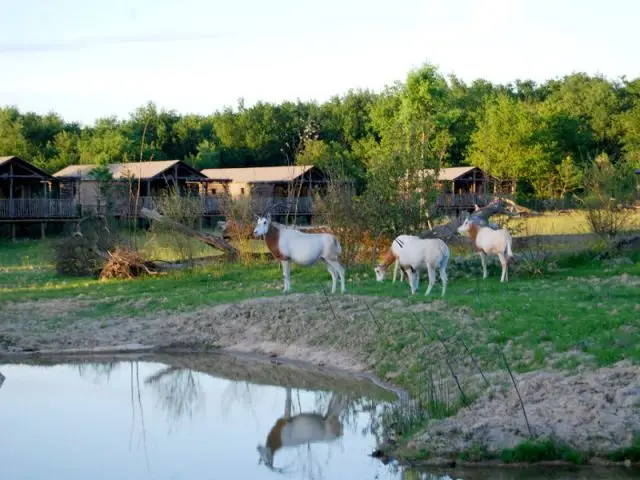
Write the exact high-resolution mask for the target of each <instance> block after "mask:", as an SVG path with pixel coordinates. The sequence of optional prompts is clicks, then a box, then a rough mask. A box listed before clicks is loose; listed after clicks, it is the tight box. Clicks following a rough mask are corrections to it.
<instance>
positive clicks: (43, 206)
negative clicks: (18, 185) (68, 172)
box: [0, 198, 77, 220]
mask: <svg viewBox="0 0 640 480" xmlns="http://www.w3.org/2000/svg"><path fill="white" fill-rule="evenodd" d="M76 216H77V210H76V202H75V201H74V200H72V199H59V198H13V199H6V198H4V199H0V219H3V220H14V219H15V220H22V219H32V218H33V219H36V218H37V219H40V218H74V217H76Z"/></svg>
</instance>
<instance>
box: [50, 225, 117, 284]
mask: <svg viewBox="0 0 640 480" xmlns="http://www.w3.org/2000/svg"><path fill="white" fill-rule="evenodd" d="M110 227H111V228H110ZM120 241H121V239H120V238H119V235H118V234H117V233H115V231H114V229H113V225H111V226H110V225H108V223H107V221H106V220H105V218H104V217H91V218H87V219H85V220H84V222H82V223H81V224H80V228H79V229H78V230H76V231H75V232H73V234H71V235H69V236H67V237H64V238H61V239H59V240H58V241H57V242H56V243H55V244H54V264H55V269H56V272H57V273H58V275H64V276H96V275H97V274H98V273H99V272H100V270H102V267H103V265H104V263H105V260H106V258H105V256H106V255H107V252H109V251H110V250H111V249H113V248H114V247H115V246H116V245H117V244H118V243H119V242H120Z"/></svg>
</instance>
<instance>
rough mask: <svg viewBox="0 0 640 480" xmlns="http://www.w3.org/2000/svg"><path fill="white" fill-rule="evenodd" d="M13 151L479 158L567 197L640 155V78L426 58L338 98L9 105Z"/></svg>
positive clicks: (527, 186)
mask: <svg viewBox="0 0 640 480" xmlns="http://www.w3.org/2000/svg"><path fill="white" fill-rule="evenodd" d="M0 155H17V156H20V157H22V158H24V159H25V160H27V161H30V162H33V163H34V164H36V165H37V166H39V167H41V168H43V169H44V170H46V171H48V172H55V171H57V170H59V169H61V168H63V167H65V166H67V165H71V164H78V163H84V164H88V163H90V164H99V165H106V164H109V163H114V162H127V161H129V162H130V161H137V160H140V159H143V160H164V159H182V160H185V161H186V162H187V163H189V164H191V165H193V166H194V167H196V168H198V169H200V168H216V167H246V166H270V165H288V164H292V163H298V164H312V163H313V164H316V165H318V166H319V167H321V168H325V169H326V170H327V171H330V172H333V173H334V174H337V175H344V176H346V177H349V178H352V179H355V180H356V184H357V185H359V186H360V188H364V186H365V185H367V184H368V183H369V182H371V181H375V179H378V180H379V181H378V182H376V183H377V184H378V185H382V186H383V185H384V179H389V178H399V177H401V176H402V175H403V174H406V172H407V171H408V170H410V169H411V168H418V169H419V168H425V167H426V168H437V167H446V166H461V165H476V166H479V167H480V168H482V169H484V170H485V171H487V172H489V173H491V174H492V175H494V176H496V177H498V178H501V179H512V180H514V181H518V182H519V191H520V192H521V193H523V194H529V195H535V196H544V197H562V196H565V195H569V194H571V193H572V192H574V191H576V190H579V189H580V188H581V187H582V185H583V180H584V178H583V173H584V171H585V169H588V168H589V167H590V166H591V165H593V163H594V162H595V159H596V158H602V157H606V158H608V159H609V160H610V161H611V163H612V164H614V165H615V164H624V165H628V166H632V167H636V168H637V167H640V78H636V79H634V80H628V79H626V78H621V79H619V80H615V81H614V80H608V79H606V78H605V77H602V76H591V75H587V74H584V73H573V74H570V75H566V76H564V77H562V78H559V79H552V80H548V81H545V82H543V83H536V82H533V81H530V80H516V81H515V82H513V83H508V84H494V83H491V82H488V81H486V80H483V79H477V80H474V81H472V82H471V83H465V82H464V81H462V80H460V79H459V78H457V77H456V76H455V75H449V76H445V75H443V74H442V73H440V72H439V71H438V69H437V68H435V67H434V66H432V65H430V64H425V65H423V66H421V67H420V68H417V69H414V70H412V71H410V72H409V73H408V74H407V77H406V78H405V79H404V81H398V82H396V83H395V84H393V85H390V86H388V87H386V88H385V89H384V90H382V91H381V92H373V91H371V90H350V91H348V92H347V93H345V94H343V95H340V96H338V95H337V96H334V97H332V98H331V99H329V100H328V101H326V102H324V103H317V102H301V101H297V102H283V103H280V104H272V103H265V102H259V103H257V104H255V105H254V106H252V107H246V106H245V105H244V102H243V100H242V99H240V100H239V101H238V104H237V106H236V108H230V107H228V108H224V109H222V110H221V111H216V112H214V113H212V114H211V115H194V114H185V115H182V114H179V113H177V112H176V111H174V110H164V109H158V108H157V107H156V105H155V104H154V103H152V102H149V103H148V104H146V105H143V106H141V107H139V108H137V109H136V110H135V111H134V112H132V113H131V114H130V115H129V118H126V119H118V118H115V117H106V118H99V119H97V120H96V121H95V122H94V124H93V125H91V126H81V125H79V124H77V123H73V122H66V121H65V120H64V119H63V118H62V117H61V116H60V115H58V114H57V113H49V114H47V115H38V114H36V113H32V112H26V113H25V112H21V111H20V110H19V109H18V108H17V107H15V106H9V107H4V108H1V109H0ZM391 183H392V184H393V183H394V182H391ZM381 188H382V187H381Z"/></svg>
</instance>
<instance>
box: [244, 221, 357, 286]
mask: <svg viewBox="0 0 640 480" xmlns="http://www.w3.org/2000/svg"><path fill="white" fill-rule="evenodd" d="M253 234H254V235H255V236H256V237H262V236H264V240H265V242H266V244H267V247H268V248H269V251H270V252H271V253H272V254H273V256H274V257H275V258H276V259H278V260H280V262H281V264H282V274H283V276H284V292H285V293H286V292H288V291H289V290H291V262H295V263H297V264H298V265H303V266H310V265H314V264H315V263H317V262H318V260H322V261H323V262H324V263H325V264H326V266H327V270H328V271H329V274H331V280H332V285H331V293H335V291H336V284H337V280H338V277H340V287H341V290H342V293H344V291H345V280H344V274H345V269H344V267H343V266H342V265H340V262H339V258H340V254H341V253H342V247H341V246H340V242H339V241H338V239H337V238H336V237H334V236H333V235H332V234H330V233H305V232H301V231H299V230H294V229H292V228H286V227H285V226H284V225H280V224H277V223H275V222H272V221H271V214H266V215H264V214H263V215H262V216H259V217H258V219H257V221H256V227H255V229H254V230H253Z"/></svg>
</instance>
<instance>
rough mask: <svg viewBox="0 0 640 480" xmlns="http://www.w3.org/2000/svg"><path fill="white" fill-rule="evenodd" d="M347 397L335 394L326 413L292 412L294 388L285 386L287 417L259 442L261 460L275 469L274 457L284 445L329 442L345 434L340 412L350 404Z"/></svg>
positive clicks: (278, 422) (285, 413)
mask: <svg viewBox="0 0 640 480" xmlns="http://www.w3.org/2000/svg"><path fill="white" fill-rule="evenodd" d="M347 403H348V398H347V397H346V396H345V395H338V394H333V395H332V397H331V400H330V401H329V406H328V407H327V412H326V413H325V414H321V413H315V412H303V413H299V414H297V415H291V405H292V401H291V388H287V389H286V400H285V407H284V416H282V417H280V418H279V419H278V420H276V423H275V424H274V426H273V427H272V428H271V430H270V431H269V434H268V435H267V440H266V444H265V445H258V453H259V454H260V459H259V460H258V463H262V462H264V464H265V465H266V466H267V467H269V468H270V469H272V470H281V469H277V468H274V466H273V457H274V456H275V454H276V452H277V451H278V450H280V449H281V448H286V447H298V446H300V445H305V444H311V443H329V442H331V441H333V440H336V439H338V438H340V437H342V434H343V427H342V423H341V422H340V413H341V412H342V410H343V409H344V408H345V407H346V406H347Z"/></svg>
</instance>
